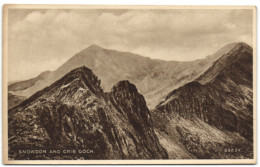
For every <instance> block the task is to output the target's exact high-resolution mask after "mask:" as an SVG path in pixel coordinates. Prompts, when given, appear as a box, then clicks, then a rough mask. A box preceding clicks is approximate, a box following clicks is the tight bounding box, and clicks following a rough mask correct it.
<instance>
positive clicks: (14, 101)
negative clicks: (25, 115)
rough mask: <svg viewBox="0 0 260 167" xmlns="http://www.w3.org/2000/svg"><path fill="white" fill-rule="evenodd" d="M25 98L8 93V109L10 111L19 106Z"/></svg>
mask: <svg viewBox="0 0 260 167" xmlns="http://www.w3.org/2000/svg"><path fill="white" fill-rule="evenodd" d="M25 99H26V98H25V97H23V96H16V95H13V94H12V93H8V109H11V108H13V107H15V106H17V105H18V104H20V103H21V102H22V101H24V100H25Z"/></svg>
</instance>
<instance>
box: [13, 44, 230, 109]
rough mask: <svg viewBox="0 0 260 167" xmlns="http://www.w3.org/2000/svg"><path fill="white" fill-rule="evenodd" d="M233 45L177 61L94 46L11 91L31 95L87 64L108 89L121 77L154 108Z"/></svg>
mask: <svg viewBox="0 0 260 167" xmlns="http://www.w3.org/2000/svg"><path fill="white" fill-rule="evenodd" d="M229 48H230V47H224V48H222V49H221V51H218V52H217V53H216V54H214V55H211V56H209V57H207V58H205V59H201V60H196V61H190V62H177V61H162V60H154V59H150V58H147V57H143V56H140V55H136V54H132V53H128V52H118V51H114V50H109V49H104V48H101V47H99V46H97V45H91V46H90V47H88V48H86V49H84V50H82V51H80V52H79V53H77V54H76V55H75V56H73V57H72V58H70V59H69V60H68V61H67V62H66V63H64V64H63V65H62V66H60V67H59V68H58V69H57V70H55V71H53V72H51V73H49V74H48V76H47V77H46V78H45V79H43V80H39V81H38V82H34V84H33V85H31V86H27V85H26V88H27V89H24V88H25V87H24V86H23V85H22V86H19V87H21V88H23V89H21V88H20V89H14V88H13V87H14V85H16V87H17V85H21V84H22V83H23V82H18V83H15V84H12V85H11V86H10V87H9V90H12V91H15V92H13V93H15V94H16V95H21V96H26V97H29V96H31V95H32V94H34V93H35V92H37V91H39V90H41V89H43V88H44V87H46V86H49V85H50V84H52V83H53V82H55V81H56V80H57V79H59V78H61V77H62V76H64V75H65V74H66V73H68V72H69V71H71V70H72V69H74V68H77V67H80V66H83V65H84V66H86V67H88V68H90V69H92V70H93V72H94V73H95V74H97V76H99V78H100V79H101V81H102V83H101V87H102V88H103V89H104V90H105V91H109V90H110V89H111V88H112V87H113V85H115V84H116V83H117V82H119V81H121V80H129V81H130V82H132V83H134V84H135V85H136V86H137V88H138V90H139V91H140V93H142V94H143V95H144V96H145V99H146V101H147V105H148V106H149V108H154V107H155V106H156V105H157V104H158V101H162V100H163V99H164V98H165V97H166V95H167V94H168V93H169V92H170V91H171V90H172V89H175V88H178V87H179V86H182V85H184V84H185V83H187V82H190V81H192V80H194V79H195V78H197V77H198V76H199V75H200V74H201V73H202V72H204V71H205V70H206V69H207V68H208V67H210V66H211V65H212V62H213V61H214V60H215V59H217V58H219V56H220V55H221V54H222V53H223V52H226V51H227V50H229ZM26 83H27V82H26Z"/></svg>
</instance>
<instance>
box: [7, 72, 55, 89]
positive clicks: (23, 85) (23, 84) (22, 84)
mask: <svg viewBox="0 0 260 167" xmlns="http://www.w3.org/2000/svg"><path fill="white" fill-rule="evenodd" d="M50 73H51V71H44V72H42V73H41V74H40V75H38V76H37V77H35V78H32V79H28V80H25V81H18V82H12V83H10V84H9V85H8V91H11V92H16V91H22V90H25V89H28V88H30V87H32V86H34V85H35V83H36V82H38V81H40V80H44V79H45V78H46V77H47V76H48V75H49V74H50Z"/></svg>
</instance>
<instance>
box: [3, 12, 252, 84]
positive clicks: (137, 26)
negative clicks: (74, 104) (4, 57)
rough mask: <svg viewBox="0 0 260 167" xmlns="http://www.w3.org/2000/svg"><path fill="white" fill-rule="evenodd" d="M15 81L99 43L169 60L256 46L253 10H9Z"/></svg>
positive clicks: (11, 66) (11, 70) (11, 67)
mask: <svg viewBox="0 0 260 167" xmlns="http://www.w3.org/2000/svg"><path fill="white" fill-rule="evenodd" d="M8 15H9V18H8V21H9V34H8V40H9V55H8V59H9V67H8V70H9V81H13V80H22V79H28V78H31V77H34V76H37V75H38V74H39V73H41V72H43V71H45V70H55V69H56V68H57V67H58V66H60V65H61V64H63V63H64V62H65V61H66V60H68V59H69V58H70V57H72V56H73V55H74V54H75V53H77V52H79V51H80V50H82V49H84V48H86V47H88V46H89V45H91V44H93V43H95V44H97V45H100V46H102V47H104V48H111V49H115V50H120V51H129V52H133V53H137V54H140V55H143V56H148V57H151V58H155V59H164V60H180V61H187V60H195V59H200V58H204V57H206V56H207V55H210V54H213V53H214V52H215V51H217V50H218V49H219V48H220V47H222V46H224V45H226V44H228V43H233V42H240V41H242V42H246V43H248V44H250V45H252V37H253V35H252V24H253V20H252V19H253V13H252V10H245V9H244V10H238V9H233V10H229V9H222V10H212V9H203V10H196V9H195V10H194V9H193V10H192V9H186V10H183V9H182V10H176V9H170V10H169V9H168V10H122V9H120V10H97V9H88V10H26V9H12V10H9V13H8Z"/></svg>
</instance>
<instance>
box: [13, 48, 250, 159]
mask: <svg viewBox="0 0 260 167" xmlns="http://www.w3.org/2000/svg"><path fill="white" fill-rule="evenodd" d="M92 71H93V72H92ZM98 77H99V78H100V79H101V80H99V79H98ZM135 85H136V86H135ZM8 90H9V93H10V97H9V101H14V103H15V102H16V101H15V100H12V99H14V98H17V97H18V95H19V97H21V96H26V97H28V98H27V99H26V100H24V101H22V100H19V101H18V100H17V104H16V105H15V104H12V106H11V105H10V109H9V117H8V126H9V127H8V137H9V142H8V144H9V157H10V158H11V159H26V158H29V159H78V158H82V157H83V158H84V159H194V158H195V159H236V158H239V159H241V158H253V53H252V48H251V47H250V46H248V45H247V44H245V43H233V44H229V45H227V46H225V47H223V48H221V49H220V50H219V51H218V52H216V53H215V54H213V55H210V56H208V57H206V58H205V59H201V60H196V61H191V62H176V61H162V60H153V59H150V58H146V57H142V56H139V55H136V54H132V53H126V52H118V51H114V50H108V49H103V48H101V47H99V46H97V45H92V46H90V47H88V48H87V49H85V50H83V51H81V52H79V53H78V54H76V55H75V56H73V57H72V58H71V59H69V60H68V61H67V62H66V63H65V64H63V65H62V66H60V67H59V68H58V69H57V70H55V71H53V72H44V73H42V74H40V75H39V76H38V77H36V78H33V79H30V80H27V81H20V82H16V83H12V84H10V85H9V87H8ZM142 94H143V95H144V96H143V95H142ZM21 101H22V102H21ZM146 101H147V102H146ZM28 148H45V149H51V148H57V149H71V148H76V149H91V150H94V151H93V153H92V154H85V155H81V154H76V155H62V156H60V155H57V156H53V155H51V154H47V155H30V156H29V157H28V155H23V154H17V150H19V149H28ZM231 150H232V151H231Z"/></svg>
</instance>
